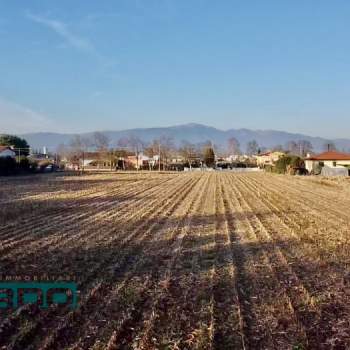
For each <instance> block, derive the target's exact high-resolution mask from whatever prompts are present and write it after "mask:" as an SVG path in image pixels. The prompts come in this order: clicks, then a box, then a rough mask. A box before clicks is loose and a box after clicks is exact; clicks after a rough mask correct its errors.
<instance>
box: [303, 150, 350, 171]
mask: <svg viewBox="0 0 350 350" xmlns="http://www.w3.org/2000/svg"><path fill="white" fill-rule="evenodd" d="M305 167H306V169H307V170H308V171H309V172H312V171H314V170H315V169H316V168H317V167H328V168H344V167H347V168H350V154H348V153H340V152H336V151H329V152H324V153H321V154H319V155H315V156H309V157H307V158H306V159H305Z"/></svg>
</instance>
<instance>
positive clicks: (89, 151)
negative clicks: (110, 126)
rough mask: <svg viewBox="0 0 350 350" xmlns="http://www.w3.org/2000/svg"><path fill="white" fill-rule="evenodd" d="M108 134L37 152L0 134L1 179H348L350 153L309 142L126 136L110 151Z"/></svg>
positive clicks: (95, 135) (17, 140)
mask: <svg viewBox="0 0 350 350" xmlns="http://www.w3.org/2000/svg"><path fill="white" fill-rule="evenodd" d="M110 145H111V140H109V139H108V137H107V136H106V135H104V134H103V133H100V132H96V133H94V134H93V136H92V137H91V138H89V139H87V138H82V137H81V136H79V135H77V136H74V137H73V138H72V140H71V142H70V143H69V144H68V145H60V146H59V147H58V148H57V149H56V150H54V151H52V150H48V149H47V148H46V147H43V148H42V149H40V150H35V149H32V148H31V147H30V145H28V144H27V142H26V140H23V139H21V138H19V137H17V136H12V135H2V136H0V175H13V174H19V173H28V172H32V173H40V172H52V171H75V172H84V171H92V170H95V171H213V170H218V171H241V172H243V171H267V172H272V173H279V174H289V175H323V176H349V171H350V154H349V153H345V152H340V151H338V150H337V149H336V147H335V145H334V144H332V143H330V144H325V145H324V151H323V152H321V153H316V152H313V146H312V144H311V143H310V142H308V141H303V140H301V141H291V142H288V143H287V144H286V145H285V146H276V147H274V148H272V149H270V150H267V149H265V148H263V147H260V146H259V145H258V143H257V142H256V141H255V140H252V141H250V142H248V143H247V144H246V145H245V149H244V151H242V148H241V145H240V144H239V142H238V140H237V139H235V138H233V137H231V138H229V139H228V140H227V146H226V148H223V147H218V146H216V145H215V144H213V143H212V142H211V141H207V142H204V143H199V144H192V143H189V142H187V141H183V142H182V144H181V145H180V146H175V145H174V143H173V141H172V139H171V138H168V137H164V136H163V137H160V138H158V139H155V140H153V141H152V142H150V143H146V142H144V141H142V140H140V139H139V138H137V137H134V136H130V137H127V138H124V139H121V140H118V141H117V144H116V146H115V147H111V146H110Z"/></svg>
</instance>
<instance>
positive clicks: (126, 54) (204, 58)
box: [0, 0, 350, 137]
mask: <svg viewBox="0 0 350 350" xmlns="http://www.w3.org/2000/svg"><path fill="white" fill-rule="evenodd" d="M189 122H196V123H203V124H207V125H211V126H215V127H218V128H221V129H229V128H251V129H279V130H285V131H291V132H303V133H306V134H310V135H319V136H325V137H350V1H349V0H343V1H342V0H333V1H329V0H327V1H326V0H317V1H313V0H294V1H292V0H286V1H281V0H263V1H262V0H255V1H254V0H252V1H243V0H241V1H235V0H220V1H214V0H113V1H112V0H111V1H86V0H75V1H72V0H56V1H49V0H47V1H42V0H26V1H23V0H0V132H1V131H2V132H4V131H5V132H27V131H63V132H79V131H81V132H83V131H93V130H106V129H111V130H112V129H113V130H118V129H126V128H134V127H151V126H169V125H175V124H183V123H189Z"/></svg>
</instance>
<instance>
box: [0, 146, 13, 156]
mask: <svg viewBox="0 0 350 350" xmlns="http://www.w3.org/2000/svg"><path fill="white" fill-rule="evenodd" d="M6 157H11V158H15V157H16V152H15V151H14V150H13V149H11V148H10V147H8V146H0V158H6Z"/></svg>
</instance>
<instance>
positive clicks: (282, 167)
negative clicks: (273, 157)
mask: <svg viewBox="0 0 350 350" xmlns="http://www.w3.org/2000/svg"><path fill="white" fill-rule="evenodd" d="M304 167H305V164H304V161H303V160H302V159H301V158H300V157H297V156H283V157H281V158H280V159H279V160H278V161H277V162H276V164H275V167H274V172H275V173H277V174H285V173H286V172H287V170H288V168H294V169H296V168H298V169H299V168H304Z"/></svg>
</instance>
